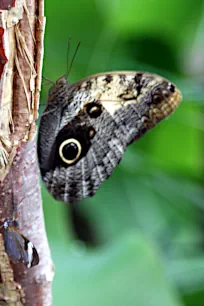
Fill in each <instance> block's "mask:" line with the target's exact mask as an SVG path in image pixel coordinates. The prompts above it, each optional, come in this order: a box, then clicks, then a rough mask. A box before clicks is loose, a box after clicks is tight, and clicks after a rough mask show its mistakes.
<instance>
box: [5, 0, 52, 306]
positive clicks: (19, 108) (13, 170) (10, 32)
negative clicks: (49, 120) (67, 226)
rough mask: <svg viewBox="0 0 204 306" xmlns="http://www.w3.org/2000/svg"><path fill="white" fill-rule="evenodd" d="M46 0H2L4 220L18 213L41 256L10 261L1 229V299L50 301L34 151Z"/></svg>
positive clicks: (15, 302)
mask: <svg viewBox="0 0 204 306" xmlns="http://www.w3.org/2000/svg"><path fill="white" fill-rule="evenodd" d="M44 26H45V18H44V9H43V0H0V182H1V184H0V221H2V222H4V221H5V220H8V219H12V218H15V220H16V221H17V223H18V225H19V229H20V231H21V232H22V233H23V234H24V235H25V236H26V237H27V238H28V239H29V240H30V241H31V242H32V243H33V244H34V245H35V247H36V249H37V251H38V253H39V257H40V262H39V264H38V265H37V266H35V267H32V268H30V269H28V268H27V267H25V266H24V265H23V264H21V263H18V264H13V263H10V261H9V259H8V256H7V254H6V253H5V250H4V240H3V237H2V235H0V305H29V306H32V305H38V306H40V305H51V304H52V298H51V286H52V279H53V275H54V273H53V265H52V260H51V256H50V250H49V246H48V242H47V237H46V232H45V227H44V218H43V211H42V199H41V194H40V186H39V173H38V165H37V156H36V139H35V138H36V137H35V136H36V125H35V120H36V119H37V116H38V105H39V94H40V86H41V70H42V58H43V37H44Z"/></svg>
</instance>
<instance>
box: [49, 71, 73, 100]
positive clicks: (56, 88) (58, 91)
mask: <svg viewBox="0 0 204 306" xmlns="http://www.w3.org/2000/svg"><path fill="white" fill-rule="evenodd" d="M67 87H68V81H67V78H66V76H65V75H63V76H61V77H60V78H59V79H57V81H56V82H55V84H53V85H52V87H50V89H49V100H48V103H53V102H55V101H56V99H57V97H58V96H60V95H62V94H64V93H65V92H66V88H67Z"/></svg>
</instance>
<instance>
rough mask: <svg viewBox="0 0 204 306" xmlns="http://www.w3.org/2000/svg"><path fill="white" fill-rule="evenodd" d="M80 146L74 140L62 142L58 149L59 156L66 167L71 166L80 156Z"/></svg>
mask: <svg viewBox="0 0 204 306" xmlns="http://www.w3.org/2000/svg"><path fill="white" fill-rule="evenodd" d="M81 150H82V148H81V144H80V142H79V141H78V140H76V139H74V138H70V139H67V140H65V141H63V142H62V143H61V145H60V147H59V156H60V158H61V159H62V161H63V162H64V163H66V164H68V165H71V164H73V163H74V162H75V161H76V160H77V159H78V158H79V156H80V154H81Z"/></svg>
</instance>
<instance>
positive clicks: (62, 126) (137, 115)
mask: <svg viewBox="0 0 204 306" xmlns="http://www.w3.org/2000/svg"><path fill="white" fill-rule="evenodd" d="M180 100H181V95H180V92H179V90H178V89H177V88H176V87H175V86H174V85H173V84H171V83H170V82H169V81H168V80H166V79H164V78H162V77H160V76H157V75H155V74H151V73H141V72H134V71H131V72H130V71H129V72H115V73H105V74H98V75H94V76H91V77H88V78H86V79H84V80H81V81H79V82H77V83H75V84H73V85H68V84H67V82H66V79H65V78H61V79H59V80H58V81H57V82H56V84H55V85H54V86H53V87H52V88H51V90H50V93H49V99H48V106H47V109H46V110H45V115H44V116H42V119H41V123H40V128H39V139H38V157H39V164H40V169H41V175H42V179H43V181H44V183H45V185H46V187H47V188H48V190H49V191H50V193H51V194H52V195H53V196H54V197H55V198H56V199H58V200H62V201H64V202H74V201H77V200H81V199H83V198H86V197H88V196H92V195H94V194H95V192H96V190H97V189H98V187H99V186H100V185H101V183H102V182H103V181H105V180H106V179H107V178H108V177H109V176H110V175H111V174H112V172H113V170H114V169H115V167H116V166H117V165H118V164H119V162H120V160H121V159H122V156H123V153H124V151H125V149H126V148H127V146H128V145H129V144H130V143H132V142H133V141H134V140H136V139H138V138H139V137H141V136H142V135H143V134H144V133H145V132H147V131H148V130H149V129H151V128H152V127H154V126H155V125H156V124H157V123H158V122H159V121H161V120H162V119H164V118H165V117H167V116H168V115H169V114H170V113H171V112H173V110H174V109H175V108H176V106H177V105H178V104H179V102H180Z"/></svg>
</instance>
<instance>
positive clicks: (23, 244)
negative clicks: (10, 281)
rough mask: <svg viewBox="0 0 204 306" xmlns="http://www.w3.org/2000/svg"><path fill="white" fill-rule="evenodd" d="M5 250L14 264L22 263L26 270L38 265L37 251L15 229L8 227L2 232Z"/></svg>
mask: <svg viewBox="0 0 204 306" xmlns="http://www.w3.org/2000/svg"><path fill="white" fill-rule="evenodd" d="M4 244H5V250H6V252H7V254H8V255H9V257H10V258H11V259H12V260H13V261H14V262H22V263H24V264H25V265H26V266H27V267H28V268H30V267H32V266H35V265H37V264H38V263H39V256H38V253H37V250H36V249H35V247H34V246H33V244H32V242H31V241H29V240H28V239H27V238H26V237H25V236H24V235H22V234H21V232H20V231H18V230H17V229H16V228H14V227H12V226H8V227H7V228H5V230H4Z"/></svg>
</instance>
